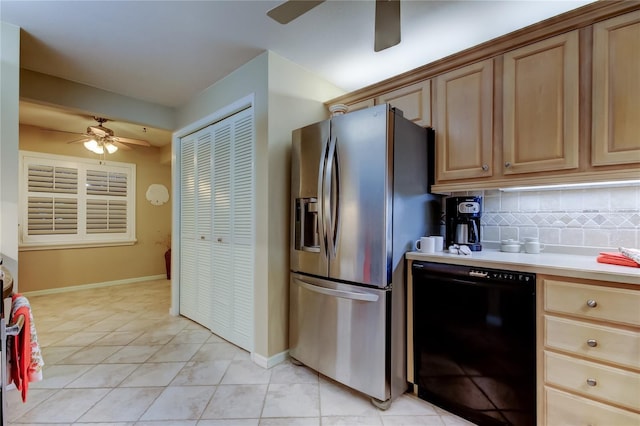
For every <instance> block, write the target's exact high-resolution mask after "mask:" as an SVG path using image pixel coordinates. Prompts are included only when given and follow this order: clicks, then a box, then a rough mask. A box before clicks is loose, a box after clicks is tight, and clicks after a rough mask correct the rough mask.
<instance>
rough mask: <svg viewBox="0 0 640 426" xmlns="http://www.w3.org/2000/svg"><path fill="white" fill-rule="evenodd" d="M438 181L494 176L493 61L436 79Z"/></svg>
mask: <svg viewBox="0 0 640 426" xmlns="http://www.w3.org/2000/svg"><path fill="white" fill-rule="evenodd" d="M435 85H436V88H435V89H436V90H435V98H436V99H435V106H436V107H435V111H434V112H435V114H434V115H435V131H436V176H437V181H438V182H441V181H445V180H453V179H467V178H479V177H489V176H492V174H493V172H492V167H491V166H492V144H493V60H492V59H488V60H486V61H482V62H479V63H476V64H473V65H468V66H466V67H463V68H460V69H457V70H454V71H451V72H448V73H446V74H442V75H440V76H438V77H436V79H435Z"/></svg>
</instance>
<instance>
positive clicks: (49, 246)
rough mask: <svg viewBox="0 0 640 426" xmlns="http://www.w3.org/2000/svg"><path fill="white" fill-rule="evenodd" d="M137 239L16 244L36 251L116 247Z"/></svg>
mask: <svg viewBox="0 0 640 426" xmlns="http://www.w3.org/2000/svg"><path fill="white" fill-rule="evenodd" d="M137 242H138V241H137V240H131V241H117V242H116V241H112V242H104V241H93V242H87V243H71V244H60V243H53V244H43V243H31V244H21V245H19V246H18V251H36V250H67V249H78V248H95V247H117V246H132V245H134V244H136V243H137Z"/></svg>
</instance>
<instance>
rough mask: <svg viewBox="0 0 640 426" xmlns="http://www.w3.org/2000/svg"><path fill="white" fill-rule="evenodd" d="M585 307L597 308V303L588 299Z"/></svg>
mask: <svg viewBox="0 0 640 426" xmlns="http://www.w3.org/2000/svg"><path fill="white" fill-rule="evenodd" d="M587 306H588V307H590V308H595V307H596V306H598V302H596V301H595V300H593V299H589V300H587Z"/></svg>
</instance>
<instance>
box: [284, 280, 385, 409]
mask: <svg viewBox="0 0 640 426" xmlns="http://www.w3.org/2000/svg"><path fill="white" fill-rule="evenodd" d="M290 292H291V293H290V296H291V306H292V310H291V315H290V319H289V326H290V328H289V345H290V348H289V353H290V355H291V356H292V357H293V358H295V359H297V360H298V361H300V362H302V363H303V364H305V365H307V366H309V367H311V368H313V369H314V370H317V371H319V372H320V373H322V374H324V375H326V376H328V377H331V378H333V379H335V380H337V381H338V382H341V383H343V384H345V385H347V386H349V387H351V388H353V389H356V390H359V391H361V392H363V393H365V394H367V395H369V396H372V397H374V398H376V399H378V400H380V401H386V400H388V399H389V398H390V390H389V383H388V380H387V379H386V377H387V374H386V372H387V366H386V358H387V357H386V347H387V346H386V330H387V327H386V322H387V312H388V309H387V304H388V298H389V297H390V296H389V295H390V291H386V290H379V289H374V288H364V287H358V286H352V285H347V284H341V283H335V282H331V281H327V280H320V279H314V278H311V277H306V276H303V275H299V274H291V287H290Z"/></svg>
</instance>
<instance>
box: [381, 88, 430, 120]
mask: <svg viewBox="0 0 640 426" xmlns="http://www.w3.org/2000/svg"><path fill="white" fill-rule="evenodd" d="M385 103H387V104H390V105H391V106H394V107H396V108H398V109H399V110H401V111H402V112H403V113H404V117H405V118H406V119H408V120H411V121H413V122H414V123H416V124H419V125H420V126H423V127H429V126H431V80H426V81H421V82H419V83H416V84H412V85H410V86H406V87H402V88H400V89H397V90H393V91H390V92H387V93H384V94H382V95H380V96H378V97H376V98H375V104H376V105H380V104H385Z"/></svg>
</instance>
